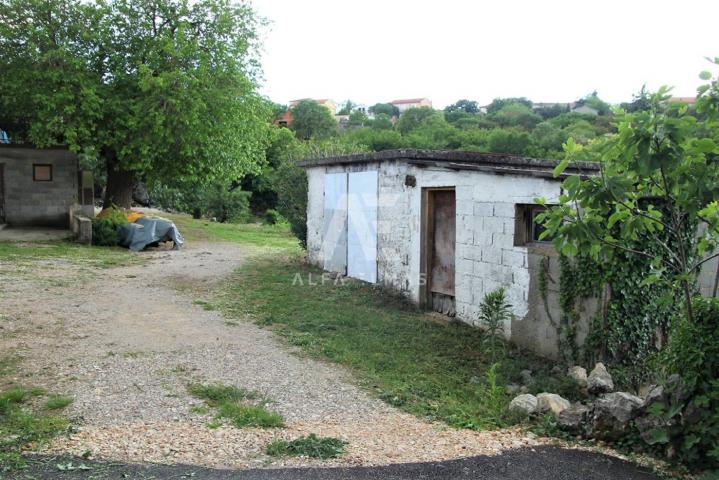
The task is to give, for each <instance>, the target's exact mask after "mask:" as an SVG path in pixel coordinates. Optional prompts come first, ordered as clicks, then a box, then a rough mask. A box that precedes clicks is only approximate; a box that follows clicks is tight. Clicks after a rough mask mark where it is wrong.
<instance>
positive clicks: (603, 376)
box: [587, 362, 614, 395]
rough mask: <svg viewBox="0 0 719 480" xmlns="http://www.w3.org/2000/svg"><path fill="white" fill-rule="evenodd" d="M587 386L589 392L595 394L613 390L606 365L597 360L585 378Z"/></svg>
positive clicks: (612, 383) (612, 382)
mask: <svg viewBox="0 0 719 480" xmlns="http://www.w3.org/2000/svg"><path fill="white" fill-rule="evenodd" d="M587 386H588V387H589V393H593V394H595V395H598V394H600V393H607V392H611V391H612V390H614V381H613V380H612V376H611V375H609V372H608V371H607V367H605V366H604V364H603V363H601V362H599V363H597V364H596V365H595V366H594V370H592V372H591V373H590V374H589V377H588V378H587Z"/></svg>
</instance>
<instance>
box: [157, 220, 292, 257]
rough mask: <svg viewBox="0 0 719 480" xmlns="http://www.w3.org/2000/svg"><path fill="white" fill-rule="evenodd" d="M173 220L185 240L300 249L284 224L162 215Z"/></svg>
mask: <svg viewBox="0 0 719 480" xmlns="http://www.w3.org/2000/svg"><path fill="white" fill-rule="evenodd" d="M164 216H166V217H167V218H169V219H170V220H172V221H173V222H175V224H176V225H177V228H178V229H179V230H180V232H182V235H183V236H184V237H185V238H186V239H187V240H188V241H202V240H205V241H206V240H214V241H224V242H234V243H240V244H244V245H254V246H257V247H270V248H275V249H284V250H291V251H297V252H299V251H300V246H299V241H298V240H297V238H296V237H295V236H294V235H292V233H291V232H290V230H289V227H288V226H287V225H264V224H261V223H217V222H211V221H209V220H203V219H199V220H196V219H194V218H192V217H190V216H189V215H176V214H164Z"/></svg>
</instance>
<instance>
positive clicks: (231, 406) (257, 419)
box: [217, 402, 285, 428]
mask: <svg viewBox="0 0 719 480" xmlns="http://www.w3.org/2000/svg"><path fill="white" fill-rule="evenodd" d="M217 419H225V420H229V421H230V423H232V425H234V426H235V427H237V428H244V427H263V428H277V427H283V426H284V425H285V420H284V419H283V418H282V415H280V414H279V413H277V412H272V411H270V410H267V408H265V406H264V405H244V404H242V403H233V402H223V403H221V404H220V406H219V408H218V412H217Z"/></svg>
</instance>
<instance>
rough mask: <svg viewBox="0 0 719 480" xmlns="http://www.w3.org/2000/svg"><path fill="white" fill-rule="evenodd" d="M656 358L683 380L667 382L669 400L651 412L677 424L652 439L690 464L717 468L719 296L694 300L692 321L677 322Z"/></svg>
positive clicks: (691, 465)
mask: <svg viewBox="0 0 719 480" xmlns="http://www.w3.org/2000/svg"><path fill="white" fill-rule="evenodd" d="M659 359H660V362H659V363H660V364H661V365H663V366H664V368H665V370H666V371H665V373H666V374H673V373H678V374H679V375H680V376H681V381H678V382H674V383H673V384H672V385H668V386H667V390H668V392H669V393H670V395H669V399H670V401H668V402H661V403H658V404H655V405H652V407H653V409H652V412H653V413H654V414H655V415H656V416H658V417H660V418H662V419H664V420H673V421H679V428H671V427H668V428H665V429H658V430H656V431H654V432H653V436H654V438H655V440H656V441H655V442H654V443H655V444H660V445H665V444H671V445H672V446H673V448H674V450H675V451H676V454H677V458H678V459H679V460H680V461H682V462H683V463H685V464H686V465H687V466H689V467H691V468H696V469H703V468H710V469H719V299H716V298H711V299H706V298H695V299H694V321H693V322H690V321H689V320H687V319H686V318H682V319H681V320H680V321H679V322H677V323H676V325H675V326H674V328H673V330H672V332H671V334H670V336H669V343H668V344H667V347H666V349H665V350H664V351H663V352H661V353H660V354H659Z"/></svg>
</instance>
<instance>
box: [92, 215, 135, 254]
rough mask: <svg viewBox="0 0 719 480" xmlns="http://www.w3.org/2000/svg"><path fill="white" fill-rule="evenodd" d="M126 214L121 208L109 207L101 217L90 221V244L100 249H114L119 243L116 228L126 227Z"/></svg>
mask: <svg viewBox="0 0 719 480" xmlns="http://www.w3.org/2000/svg"><path fill="white" fill-rule="evenodd" d="M127 223H128V221H127V214H126V213H125V211H124V210H123V209H121V208H117V207H111V208H107V209H105V210H104V211H103V212H102V216H98V217H95V218H93V219H92V243H93V245H98V246H101V247H114V246H116V245H117V244H118V243H119V241H120V235H119V233H118V231H117V227H118V226H120V225H126V224H127Z"/></svg>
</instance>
